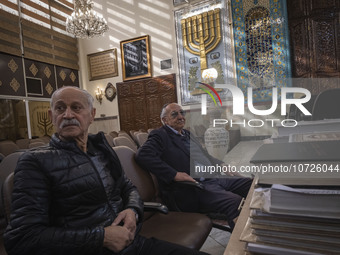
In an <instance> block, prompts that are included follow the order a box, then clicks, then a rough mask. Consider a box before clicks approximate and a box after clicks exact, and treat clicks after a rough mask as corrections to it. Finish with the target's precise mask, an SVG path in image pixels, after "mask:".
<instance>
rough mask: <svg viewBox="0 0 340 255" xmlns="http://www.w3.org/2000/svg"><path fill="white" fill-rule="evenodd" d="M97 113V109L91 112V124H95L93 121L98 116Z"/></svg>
mask: <svg viewBox="0 0 340 255" xmlns="http://www.w3.org/2000/svg"><path fill="white" fill-rule="evenodd" d="M96 111H97V109H96V108H92V111H91V115H92V120H91V123H92V122H93V120H94V117H95V116H96Z"/></svg>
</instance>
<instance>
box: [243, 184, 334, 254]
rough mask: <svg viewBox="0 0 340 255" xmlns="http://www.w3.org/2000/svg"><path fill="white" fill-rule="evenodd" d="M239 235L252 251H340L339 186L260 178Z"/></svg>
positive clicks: (324, 252) (252, 252) (267, 252)
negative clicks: (270, 180) (295, 183)
mask: <svg viewBox="0 0 340 255" xmlns="http://www.w3.org/2000/svg"><path fill="white" fill-rule="evenodd" d="M240 238H241V240H242V241H245V242H247V245H246V249H247V251H248V252H250V253H251V254H275V255H280V254H282V255H293V254H296V255H317V254H340V242H339V240H340V186H315V185H308V183H307V184H306V183H304V184H303V186H302V183H301V185H297V186H296V185H295V186H286V185H278V184H273V185H268V181H267V180H266V181H265V184H263V183H261V179H259V180H258V181H257V188H256V189H255V191H254V194H253V197H252V200H251V203H250V215H249V218H248V221H247V224H246V227H245V228H244V230H243V232H242V234H241V237H240Z"/></svg>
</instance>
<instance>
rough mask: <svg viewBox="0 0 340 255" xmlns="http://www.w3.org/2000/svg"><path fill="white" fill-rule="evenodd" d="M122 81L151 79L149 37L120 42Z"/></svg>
mask: <svg viewBox="0 0 340 255" xmlns="http://www.w3.org/2000/svg"><path fill="white" fill-rule="evenodd" d="M120 51H121V54H122V69H123V81H129V80H135V79H140V78H147V77H152V73H151V64H150V43H149V36H148V35H145V36H141V37H136V38H133V39H129V40H125V41H121V42H120Z"/></svg>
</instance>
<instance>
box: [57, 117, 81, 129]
mask: <svg viewBox="0 0 340 255" xmlns="http://www.w3.org/2000/svg"><path fill="white" fill-rule="evenodd" d="M72 125H76V126H78V127H79V126H80V123H79V121H78V120H76V119H71V120H63V121H62V122H61V123H60V125H59V128H60V129H61V128H64V127H65V126H72Z"/></svg>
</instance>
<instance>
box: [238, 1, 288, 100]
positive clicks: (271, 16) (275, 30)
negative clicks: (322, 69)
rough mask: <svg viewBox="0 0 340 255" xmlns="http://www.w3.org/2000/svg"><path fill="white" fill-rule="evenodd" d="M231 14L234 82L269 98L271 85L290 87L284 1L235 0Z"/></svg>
mask: <svg viewBox="0 0 340 255" xmlns="http://www.w3.org/2000/svg"><path fill="white" fill-rule="evenodd" d="M232 14H233V28H234V44H235V61H236V70H237V85H238V87H239V88H240V89H241V90H242V91H243V93H244V95H245V98H247V88H248V87H250V86H251V87H252V88H253V102H265V101H271V99H272V88H273V87H279V88H280V87H287V86H291V84H290V82H289V79H288V78H290V77H291V70H290V61H289V37H288V32H289V31H288V26H287V25H288V24H287V20H288V18H287V10H286V0H235V1H232ZM278 92H280V90H279V91H278Z"/></svg>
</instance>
